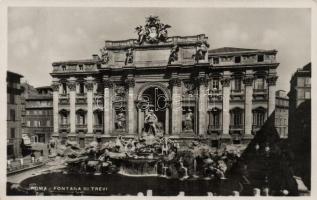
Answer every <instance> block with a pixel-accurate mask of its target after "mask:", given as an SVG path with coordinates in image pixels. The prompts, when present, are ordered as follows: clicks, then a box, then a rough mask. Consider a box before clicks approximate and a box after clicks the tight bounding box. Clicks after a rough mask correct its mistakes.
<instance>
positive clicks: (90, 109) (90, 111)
mask: <svg viewBox="0 0 317 200" xmlns="http://www.w3.org/2000/svg"><path fill="white" fill-rule="evenodd" d="M93 81H94V78H93V77H91V76H89V77H87V78H86V83H85V85H86V90H87V133H88V134H92V133H93V119H94V118H93V105H92V104H93V89H94V82H93Z"/></svg>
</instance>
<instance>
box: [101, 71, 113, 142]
mask: <svg viewBox="0 0 317 200" xmlns="http://www.w3.org/2000/svg"><path fill="white" fill-rule="evenodd" d="M103 86H104V96H103V99H104V103H103V105H104V110H103V113H104V118H103V119H104V123H103V124H104V133H105V135H106V136H110V117H111V112H110V104H111V98H110V89H111V88H112V87H113V83H112V81H111V80H109V79H108V77H103Z"/></svg>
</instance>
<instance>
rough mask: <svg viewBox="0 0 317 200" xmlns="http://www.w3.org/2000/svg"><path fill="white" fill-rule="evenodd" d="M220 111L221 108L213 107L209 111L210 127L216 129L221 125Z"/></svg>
mask: <svg viewBox="0 0 317 200" xmlns="http://www.w3.org/2000/svg"><path fill="white" fill-rule="evenodd" d="M220 113H221V110H220V109H218V108H213V109H212V110H210V112H209V129H215V128H219V127H220V119H221V118H220Z"/></svg>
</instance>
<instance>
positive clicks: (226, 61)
mask: <svg viewBox="0 0 317 200" xmlns="http://www.w3.org/2000/svg"><path fill="white" fill-rule="evenodd" d="M161 26H162V24H161V23H159V21H158V20H156V19H153V18H151V17H150V18H148V19H147V22H146V25H145V26H144V28H143V26H138V27H137V28H136V30H137V31H138V39H129V40H123V41H106V42H105V46H104V47H103V48H102V49H101V56H98V55H93V58H92V59H86V60H71V61H61V62H54V63H53V71H52V73H51V76H52V77H53V83H52V88H53V116H54V120H53V121H54V125H53V127H54V136H55V137H58V138H60V139H62V141H66V140H69V141H74V142H77V143H79V145H80V146H81V147H84V146H85V144H87V143H89V142H91V141H93V140H94V139H95V138H97V141H98V140H107V139H109V138H114V137H117V136H118V135H123V136H126V137H136V136H142V135H144V134H148V133H152V134H155V135H165V136H169V137H170V138H174V139H178V140H182V141H185V140H192V139H195V138H205V139H207V140H208V141H209V142H210V143H211V145H213V146H218V145H219V144H220V143H221V141H233V142H234V143H240V142H242V141H245V140H249V139H251V138H252V137H253V134H254V133H255V132H256V131H257V130H258V129H259V128H260V127H261V126H262V125H263V123H264V122H265V120H266V119H267V117H268V116H270V115H271V113H272V112H273V111H274V109H275V92H276V88H275V87H276V86H275V83H276V80H277V75H276V68H277V67H278V63H277V62H276V53H277V51H276V50H258V49H242V48H231V47H224V48H219V49H213V50H209V44H208V42H207V40H208V37H206V36H205V35H204V34H201V35H196V36H185V37H179V36H175V37H168V36H167V28H169V27H165V28H162V29H160V28H159V27H161ZM153 119H154V122H153V121H151V120H153Z"/></svg>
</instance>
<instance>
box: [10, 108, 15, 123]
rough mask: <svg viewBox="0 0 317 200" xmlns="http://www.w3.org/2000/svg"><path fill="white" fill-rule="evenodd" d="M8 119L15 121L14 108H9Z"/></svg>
mask: <svg viewBox="0 0 317 200" xmlns="http://www.w3.org/2000/svg"><path fill="white" fill-rule="evenodd" d="M10 120H11V121H15V110H14V109H10Z"/></svg>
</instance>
